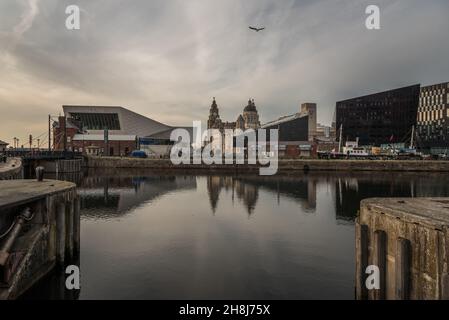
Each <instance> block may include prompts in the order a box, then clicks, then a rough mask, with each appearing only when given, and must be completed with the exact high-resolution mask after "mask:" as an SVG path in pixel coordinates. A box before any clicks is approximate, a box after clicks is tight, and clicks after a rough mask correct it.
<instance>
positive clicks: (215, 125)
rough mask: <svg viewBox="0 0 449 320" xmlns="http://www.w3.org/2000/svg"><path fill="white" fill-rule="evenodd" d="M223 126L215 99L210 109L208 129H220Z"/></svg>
mask: <svg viewBox="0 0 449 320" xmlns="http://www.w3.org/2000/svg"><path fill="white" fill-rule="evenodd" d="M220 127H221V119H220V115H219V113H218V105H217V102H216V101H215V97H214V100H213V101H212V105H211V106H210V109H209V119H208V120H207V128H208V129H220Z"/></svg>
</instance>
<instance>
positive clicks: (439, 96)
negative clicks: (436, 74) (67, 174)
mask: <svg viewBox="0 0 449 320" xmlns="http://www.w3.org/2000/svg"><path fill="white" fill-rule="evenodd" d="M448 117H449V83H440V84H435V85H431V86H426V87H422V88H421V94H420V98H419V109H418V123H417V144H418V147H419V148H420V149H424V150H431V149H435V150H438V151H441V150H443V149H447V148H448V145H449V121H448V119H449V118H448ZM440 153H441V152H440ZM445 153H447V151H446V152H445Z"/></svg>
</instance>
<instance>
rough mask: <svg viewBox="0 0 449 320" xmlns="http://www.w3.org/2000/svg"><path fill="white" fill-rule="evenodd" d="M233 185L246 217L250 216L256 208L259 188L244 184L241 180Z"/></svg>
mask: <svg viewBox="0 0 449 320" xmlns="http://www.w3.org/2000/svg"><path fill="white" fill-rule="evenodd" d="M234 185H235V191H236V194H237V198H238V199H240V200H242V201H243V204H244V205H245V208H246V211H248V215H251V214H252V213H253V212H254V209H255V208H256V203H257V199H258V198H259V187H258V186H257V185H254V184H248V183H245V182H243V181H242V180H236V181H235V184H234Z"/></svg>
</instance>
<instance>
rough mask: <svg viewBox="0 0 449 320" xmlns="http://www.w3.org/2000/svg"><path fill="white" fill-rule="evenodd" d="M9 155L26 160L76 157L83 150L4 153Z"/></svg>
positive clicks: (80, 155) (8, 151) (78, 156)
mask: <svg viewBox="0 0 449 320" xmlns="http://www.w3.org/2000/svg"><path fill="white" fill-rule="evenodd" d="M3 154H4V155H6V156H7V157H11V158H13V157H18V158H22V159H24V160H27V159H32V160H37V159H67V160H71V159H76V158H81V157H82V153H81V152H74V151H40V150H39V151H38V150H31V151H30V150H7V151H5V152H4V153H3Z"/></svg>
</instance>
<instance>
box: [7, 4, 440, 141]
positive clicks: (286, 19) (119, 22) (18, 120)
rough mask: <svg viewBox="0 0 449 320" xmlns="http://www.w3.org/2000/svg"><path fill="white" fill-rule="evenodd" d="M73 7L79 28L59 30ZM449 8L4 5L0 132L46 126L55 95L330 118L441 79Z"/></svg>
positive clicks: (162, 113)
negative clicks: (354, 102)
mask: <svg viewBox="0 0 449 320" xmlns="http://www.w3.org/2000/svg"><path fill="white" fill-rule="evenodd" d="M71 4H75V5H78V6H79V7H80V8H81V10H82V12H81V30H75V31H69V30H67V29H66V28H65V20H66V17H67V15H66V14H65V8H66V7H67V6H68V5H71ZM369 4H377V5H379V6H380V8H381V26H382V29H381V30H380V31H369V30H367V29H366V28H365V18H366V15H365V8H366V6H367V5H369ZM448 14H449V1H447V0H429V1H422V0H377V1H363V0H301V1H300V0H298V1H293V0H282V1H280V0H244V1H237V0H226V1H225V0H220V1H218V0H217V1H215V0H201V1H200V0H198V1H197V0H133V1H128V0H78V1H77V0H67V1H66V0H2V1H1V2H0V140H5V141H8V142H11V143H12V137H14V136H17V137H19V138H20V139H21V141H22V142H24V141H25V139H26V137H27V135H28V134H29V133H32V134H33V135H35V136H36V135H39V134H41V133H42V132H45V130H46V118H47V115H48V114H49V113H51V114H53V115H57V114H59V113H60V112H61V111H62V110H61V105H63V104H88V105H122V106H125V107H128V108H130V109H131V110H134V111H136V112H139V113H142V114H144V115H146V116H149V117H151V118H154V119H155V120H158V121H161V122H164V123H167V124H170V125H189V124H191V121H192V120H197V119H199V120H203V121H204V120H206V118H207V116H208V111H209V106H210V103H211V99H212V97H216V98H217V101H218V103H219V106H220V113H221V118H222V119H224V120H229V121H234V120H235V119H236V118H237V115H238V114H239V113H240V112H241V111H242V108H243V107H244V105H245V103H246V101H247V100H248V98H249V97H252V98H254V99H255V100H256V105H257V106H258V110H259V114H260V116H261V121H262V122H266V121H269V120H272V119H275V118H278V117H279V116H282V115H286V114H291V113H294V112H296V111H297V110H298V108H299V104H300V103H302V102H316V103H318V120H319V121H320V122H323V123H325V124H329V123H330V122H331V120H332V116H333V113H334V108H335V102H336V101H338V100H343V99H346V98H351V97H354V96H359V95H363V94H367V93H372V92H376V91H383V90H387V89H392V88H396V87H401V86H406V85H412V84H416V83H421V84H424V85H425V84H433V83H439V82H444V81H449V41H448V30H449V19H448ZM248 25H255V26H265V27H266V30H264V31H262V32H259V33H256V32H253V31H251V30H249V29H248Z"/></svg>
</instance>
